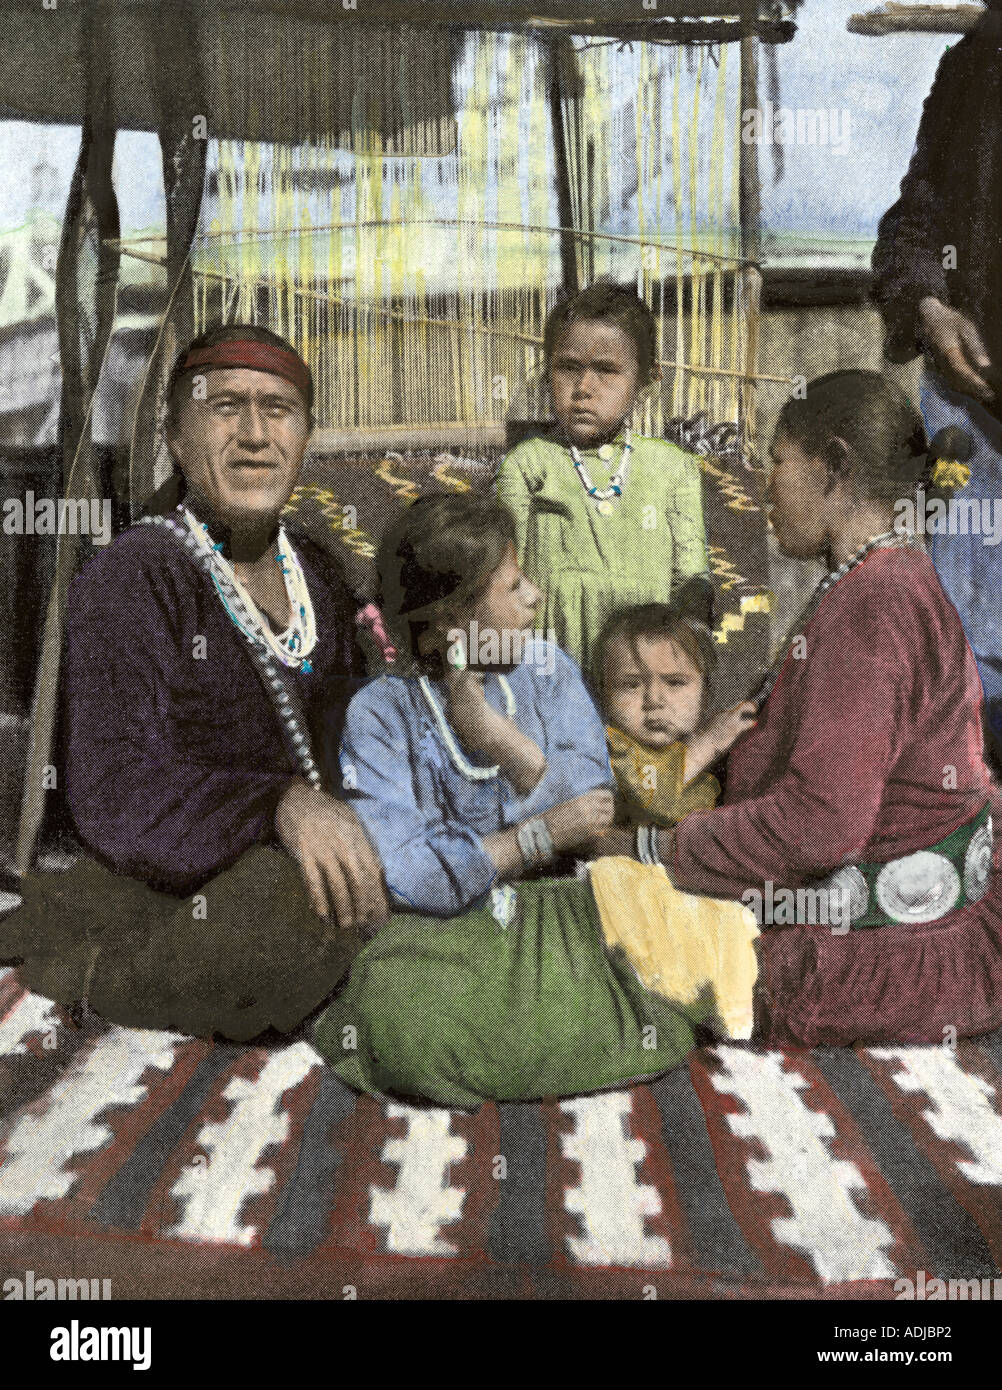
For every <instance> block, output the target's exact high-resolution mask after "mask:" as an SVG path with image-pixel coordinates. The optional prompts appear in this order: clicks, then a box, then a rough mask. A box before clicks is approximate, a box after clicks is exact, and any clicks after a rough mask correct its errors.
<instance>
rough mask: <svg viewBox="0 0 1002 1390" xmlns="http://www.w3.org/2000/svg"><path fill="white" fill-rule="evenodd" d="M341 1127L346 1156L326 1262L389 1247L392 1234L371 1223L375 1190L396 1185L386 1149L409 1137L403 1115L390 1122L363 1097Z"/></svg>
mask: <svg viewBox="0 0 1002 1390" xmlns="http://www.w3.org/2000/svg"><path fill="white" fill-rule="evenodd" d="M336 1129H337V1130H338V1131H339V1134H338V1137H339V1139H340V1141H341V1144H342V1145H343V1149H342V1152H343V1154H344V1157H343V1158H342V1160H341V1162H340V1163H339V1164H338V1166H337V1200H336V1203H335V1204H334V1205H333V1206H332V1208H331V1225H330V1235H329V1237H328V1239H327V1240H325V1241H324V1242H323V1243H322V1245H321V1246H320V1247H319V1249H318V1251H317V1254H318V1255H321V1254H322V1255H323V1256H324V1257H325V1258H329V1257H330V1256H331V1254H332V1253H333V1252H334V1251H341V1250H353V1251H358V1252H361V1253H363V1254H370V1253H372V1254H375V1253H377V1252H379V1251H381V1250H384V1249H385V1245H386V1232H385V1230H384V1229H383V1228H382V1227H379V1226H373V1225H371V1224H370V1222H369V1209H370V1201H371V1198H370V1189H371V1188H374V1187H375V1188H383V1189H385V1190H386V1191H392V1190H393V1189H394V1188H395V1187H396V1184H397V1177H398V1168H397V1165H396V1164H394V1163H386V1162H384V1161H383V1156H382V1155H383V1149H384V1148H385V1146H386V1141H387V1140H388V1139H391V1138H400V1139H403V1138H406V1135H407V1122H406V1120H405V1119H404V1118H403V1117H399V1118H395V1119H390V1118H389V1117H388V1116H387V1115H386V1112H385V1109H384V1107H383V1105H381V1104H380V1102H379V1101H377V1100H374V1099H373V1097H372V1096H360V1097H359V1099H358V1103H357V1104H356V1106H355V1109H354V1111H353V1113H352V1114H351V1115H350V1116H348V1118H347V1120H346V1121H345V1122H344V1124H343V1125H340V1126H336Z"/></svg>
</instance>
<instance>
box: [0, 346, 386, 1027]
mask: <svg viewBox="0 0 1002 1390" xmlns="http://www.w3.org/2000/svg"><path fill="white" fill-rule="evenodd" d="M312 400H313V388H312V381H311V378H310V372H309V368H308V367H307V366H306V364H305V362H303V360H302V359H301V358H300V357H299V356H298V354H297V353H296V352H295V351H294V350H293V349H292V348H291V347H290V346H289V345H288V344H287V343H285V342H283V341H282V339H280V338H278V337H276V336H275V335H274V334H272V333H270V332H268V331H267V330H266V329H260V328H254V327H246V326H244V327H240V326H230V327H228V328H222V329H217V330H215V331H214V332H211V333H208V334H205V335H204V336H203V337H201V338H199V339H197V340H196V341H195V342H194V343H193V344H192V345H191V346H190V347H189V348H188V349H187V351H186V352H184V353H182V354H181V356H180V357H179V359H178V361H177V363H176V365H175V367H174V371H173V374H172V376H171V380H170V385H169V390H168V416H167V440H168V446H169V449H170V452H171V456H172V458H173V461H174V464H175V466H176V468H177V469H178V471H179V473H180V475H181V479H182V480H183V484H184V495H183V499H182V501H181V504H180V506H178V507H177V509H176V510H175V511H173V512H171V513H170V514H169V515H167V516H151V517H145V518H143V521H142V522H141V523H140V524H139V525H136V526H134V527H132V529H131V530H129V531H127V532H126V533H125V534H124V535H122V536H120V537H119V538H118V539H117V540H116V541H115V542H114V543H113V544H112V545H111V546H110V547H109V548H108V549H107V550H105V551H102V552H100V553H99V554H97V555H96V556H95V557H94V558H93V559H92V560H90V561H89V563H88V564H87V565H86V566H85V567H84V568H83V569H82V570H81V572H80V574H79V575H78V576H77V579H76V581H75V583H74V585H73V589H72V592H71V597H70V608H69V622H68V633H69V636H68V655H67V675H68V678H67V703H68V733H69V741H68V757H67V774H66V775H67V791H68V797H69V802H70V806H71V809H72V811H73V815H74V819H75V821H76V825H77V829H78V831H79V834H80V837H81V839H82V841H83V843H84V846H85V848H86V850H87V854H86V856H84V857H83V858H81V860H80V861H78V862H77V864H75V865H74V867H73V868H72V869H70V870H69V871H68V872H66V873H61V874H39V875H32V876H29V878H27V879H26V880H25V884H24V890H23V891H24V906H23V907H22V908H21V909H20V910H19V911H18V912H17V913H15V914H14V916H12V917H11V918H10V919H9V920H8V921H7V922H6V923H5V924H4V926H3V928H2V929H0V959H8V960H9V959H20V960H21V961H22V966H21V972H22V975H23V976H24V978H25V979H26V982H27V983H28V984H29V985H30V986H31V987H32V988H33V989H35V990H36V991H37V992H39V993H41V994H45V995H47V996H49V997H50V998H53V999H56V1000H58V1001H59V1002H61V1003H65V1004H70V1005H75V1004H77V1003H78V1002H79V1001H81V1000H83V1001H86V1003H87V1004H88V1005H89V1006H90V1007H91V1008H92V1009H93V1010H94V1011H95V1012H96V1013H98V1014H100V1015H101V1016H102V1017H104V1018H106V1019H109V1020H110V1021H112V1022H116V1023H121V1024H124V1025H127V1026H132V1027H158V1028H168V1027H169V1028H177V1029H180V1030H181V1031H183V1032H187V1033H193V1034H196V1035H207V1034H210V1033H213V1032H215V1033H219V1034H222V1035H223V1036H226V1037H229V1038H233V1039H235V1040H237V1041H245V1040H246V1039H248V1038H250V1037H254V1036H257V1035H258V1034H259V1033H261V1032H262V1031H264V1030H265V1029H266V1028H268V1027H269V1026H271V1027H275V1028H278V1029H279V1030H281V1031H283V1032H287V1031H289V1030H291V1029H292V1028H294V1027H295V1026H297V1024H299V1023H300V1022H301V1021H302V1019H303V1018H305V1017H306V1016H307V1014H309V1013H310V1012H312V1011H313V1010H314V1009H315V1008H316V1007H317V1006H318V1005H319V1004H321V1003H322V1002H323V1001H324V999H325V998H326V997H327V996H328V995H329V994H330V992H331V991H332V990H333V988H334V987H335V986H336V985H337V983H338V981H339V980H340V979H341V977H342V976H343V975H344V973H345V972H346V970H347V968H348V965H349V964H350V961H351V959H352V956H353V955H354V952H355V951H356V950H357V949H358V945H359V939H360V937H361V936H363V935H364V934H365V933H366V932H367V931H370V930H371V929H373V928H374V927H375V926H377V925H379V923H380V922H381V921H382V920H383V918H384V917H385V915H386V911H387V905H386V898H385V893H384V888H383V881H382V873H381V868H380V864H379V861H378V859H377V857H376V855H375V853H374V852H373V850H372V848H371V846H370V844H369V842H368V840H367V838H366V836H365V833H364V831H363V830H362V828H361V826H360V825H359V823H358V821H357V820H356V818H355V816H354V815H353V813H352V812H351V810H350V809H349V807H348V806H347V805H346V804H345V803H344V802H342V801H340V800H338V799H337V797H338V795H339V793H340V789H341V774H340V772H339V770H338V761H337V750H338V742H339V738H340V730H341V722H342V718H343V714H344V711H345V708H346V706H347V703H348V701H349V699H350V698H351V695H352V694H353V693H354V690H355V689H356V688H357V687H358V685H359V684H360V683H361V681H362V679H363V678H364V668H363V662H362V657H361V654H360V651H359V648H358V646H357V644H356V640H355V635H354V634H355V624H354V615H355V608H356V604H355V602H354V601H353V598H352V595H351V593H350V591H349V590H348V588H347V586H346V584H345V582H344V580H343V578H342V576H341V574H340V572H339V570H338V568H337V566H336V564H335V562H334V561H333V559H332V558H331V557H330V556H328V555H327V554H325V553H324V552H323V551H321V550H319V549H318V548H316V547H315V546H312V545H311V544H310V543H309V542H308V541H306V540H305V539H301V538H299V537H297V538H296V539H295V541H294V542H293V540H292V539H290V537H289V536H288V535H287V534H286V532H285V528H284V526H282V524H281V521H280V517H281V512H282V509H283V508H284V506H285V504H286V503H287V502H288V500H289V497H290V495H291V494H292V491H293V489H294V487H295V486H296V482H297V480H298V478H299V473H300V469H301V467H302V461H303V455H304V452H305V449H306V445H307V441H308V439H309V436H310V431H311V428H312V423H313V421H312Z"/></svg>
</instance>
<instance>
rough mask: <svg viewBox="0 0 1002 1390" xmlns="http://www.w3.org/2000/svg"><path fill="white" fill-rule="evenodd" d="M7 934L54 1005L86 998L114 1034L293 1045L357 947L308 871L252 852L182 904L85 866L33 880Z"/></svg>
mask: <svg viewBox="0 0 1002 1390" xmlns="http://www.w3.org/2000/svg"><path fill="white" fill-rule="evenodd" d="M21 891H22V895H23V899H24V901H23V904H22V906H21V907H20V908H18V910H17V911H16V912H14V913H13V914H12V915H11V916H10V917H9V918H7V920H6V921H5V922H3V923H0V962H8V963H18V967H19V968H18V973H19V975H20V976H21V978H22V979H23V981H24V983H25V984H26V985H27V986H28V987H29V988H30V989H32V990H34V991H35V992H36V993H38V994H42V995H44V996H45V997H46V998H48V999H53V1000H55V1001H56V1002H57V1003H60V1004H66V1005H72V1004H76V1003H78V1002H79V1001H82V1000H86V1002H87V1004H88V1006H89V1007H90V1008H91V1009H93V1010H94V1012H95V1013H97V1014H100V1015H101V1017H102V1018H104V1019H106V1020H107V1021H108V1022H109V1023H118V1024H121V1025H122V1026H124V1027H128V1028H163V1029H175V1030H177V1031H178V1032H181V1033H187V1034H190V1035H192V1036H194V1037H210V1036H212V1035H213V1034H218V1035H219V1036H221V1037H224V1038H230V1039H232V1040H233V1041H234V1042H247V1041H248V1040H249V1039H250V1038H253V1037H256V1036H257V1035H258V1034H260V1033H263V1032H264V1031H265V1030H267V1029H268V1028H275V1029H277V1030H278V1031H279V1032H283V1033H287V1032H291V1031H292V1029H294V1028H295V1027H297V1026H298V1025H299V1024H300V1023H301V1022H302V1021H303V1020H304V1019H305V1018H306V1017H307V1016H308V1015H309V1014H311V1013H313V1012H315V1011H316V1009H317V1008H319V1006H320V1005H321V1004H322V1003H323V1002H324V1000H325V999H327V997H328V996H329V995H330V994H331V993H332V992H333V990H334V988H335V986H336V985H337V984H338V982H339V981H340V980H341V979H342V978H343V977H344V975H345V974H346V973H347V970H348V967H349V965H350V963H351V961H352V959H353V957H354V956H355V954H356V953H357V951H358V949H359V947H360V945H361V942H360V941H359V939H358V937H357V935H355V934H354V933H344V932H338V931H336V930H335V929H334V928H333V927H332V925H331V923H329V922H327V921H324V920H323V919H321V918H319V917H318V916H317V915H316V914H315V913H314V911H313V909H312V907H311V905H310V901H309V897H308V896H307V893H306V889H305V887H304V885H303V881H302V877H301V875H300V872H299V868H298V867H297V865H296V864H295V862H294V861H293V860H292V859H290V858H289V856H288V855H286V854H284V853H283V852H282V851H280V850H278V849H273V848H269V847H265V846H260V847H258V848H256V849H253V850H249V851H248V852H247V853H246V854H244V855H242V856H241V857H240V859H238V860H237V862H236V863H235V864H234V865H233V866H232V867H231V868H229V869H227V870H225V871H224V872H223V873H221V874H219V875H217V877H216V878H214V879H212V880H211V881H210V882H209V883H207V884H205V885H204V887H202V888H201V889H199V891H198V893H195V894H192V895H191V896H190V897H184V898H177V897H174V896H172V895H170V894H167V893H157V892H154V891H153V889H151V888H148V887H147V886H146V885H145V884H143V883H140V882H138V881H137V880H135V879H130V878H125V877H123V876H122V875H121V874H116V873H112V872H111V870H110V869H106V868H104V867H103V866H102V865H100V864H98V863H96V862H95V861H94V860H92V859H81V860H79V861H78V862H77V863H76V864H74V865H73V867H72V868H71V869H68V870H67V871H66V872H65V873H48V874H29V875H28V876H27V877H26V878H25V880H24V883H23V886H22V890H21Z"/></svg>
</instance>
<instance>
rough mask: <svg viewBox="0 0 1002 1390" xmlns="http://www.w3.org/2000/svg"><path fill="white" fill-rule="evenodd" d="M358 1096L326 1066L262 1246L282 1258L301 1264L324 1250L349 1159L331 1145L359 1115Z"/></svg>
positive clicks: (321, 1074) (277, 1257)
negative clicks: (340, 1173) (338, 1181)
mask: <svg viewBox="0 0 1002 1390" xmlns="http://www.w3.org/2000/svg"><path fill="white" fill-rule="evenodd" d="M357 1103H358V1096H357V1095H356V1093H355V1092H354V1091H353V1090H352V1089H351V1088H350V1087H349V1086H346V1085H345V1084H344V1082H343V1081H342V1080H341V1079H340V1077H339V1076H338V1075H337V1074H336V1072H333V1071H331V1069H330V1068H329V1067H324V1068H323V1070H322V1071H321V1073H320V1080H319V1082H318V1084H317V1093H316V1095H315V1096H314V1097H313V1104H312V1106H311V1107H310V1113H309V1115H307V1117H306V1124H305V1125H304V1126H303V1141H302V1143H301V1144H300V1146H299V1157H298V1159H297V1161H296V1168H295V1171H294V1172H293V1173H292V1175H291V1176H290V1178H289V1180H288V1182H287V1183H286V1184H285V1186H284V1187H283V1189H282V1195H281V1198H280V1199H279V1203H278V1207H277V1209H276V1211H275V1215H274V1217H273V1218H272V1222H271V1225H270V1226H269V1227H268V1230H267V1233H266V1234H265V1237H264V1240H263V1241H262V1245H263V1246H264V1248H265V1250H267V1251H268V1252H269V1254H271V1255H274V1256H275V1257H276V1259H281V1260H286V1259H297V1258H301V1257H302V1256H304V1255H308V1254H310V1253H311V1252H312V1251H313V1250H315V1249H316V1248H317V1246H318V1245H321V1244H322V1243H323V1242H324V1241H325V1240H326V1239H327V1236H328V1234H329V1232H330V1225H331V1215H332V1213H333V1211H334V1209H335V1195H334V1183H335V1173H336V1170H337V1167H338V1165H339V1164H340V1163H341V1161H342V1159H343V1158H344V1154H343V1153H342V1152H341V1150H340V1149H338V1148H335V1147H333V1146H332V1144H331V1131H332V1130H333V1129H334V1128H336V1127H337V1126H338V1125H341V1124H343V1123H344V1122H345V1121H346V1120H347V1119H348V1118H349V1117H350V1116H351V1115H352V1113H353V1112H354V1109H355V1106H356V1105H357Z"/></svg>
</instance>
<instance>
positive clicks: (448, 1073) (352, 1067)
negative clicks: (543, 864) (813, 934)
mask: <svg viewBox="0 0 1002 1390" xmlns="http://www.w3.org/2000/svg"><path fill="white" fill-rule="evenodd" d="M517 903H518V908H517V913H516V916H515V920H514V921H512V922H510V923H509V925H507V926H502V925H500V923H499V922H498V921H496V920H495V918H494V917H493V915H492V913H491V908H490V905H486V906H484V907H481V908H477V909H474V910H472V911H469V912H466V913H464V914H463V915H462V916H459V917H454V918H451V919H449V920H447V921H442V920H441V919H438V918H433V917H422V916H417V915H400V916H395V917H393V918H391V920H390V921H389V923H388V924H387V925H386V926H385V927H383V928H381V930H380V931H379V932H378V933H377V934H376V936H375V937H373V939H372V940H371V941H370V942H369V943H368V944H367V945H366V946H365V947H364V948H363V949H362V951H361V952H360V954H359V955H358V957H357V958H356V960H355V963H354V965H353V966H352V969H351V974H350V976H349V978H348V983H347V984H346V985H345V987H344V989H343V990H342V992H341V993H340V994H339V995H338V997H337V998H336V999H335V1000H334V1002H333V1003H332V1004H331V1005H330V1006H329V1007H328V1008H327V1009H325V1010H324V1012H323V1013H322V1014H321V1015H320V1018H319V1020H318V1022H317V1023H316V1025H315V1027H314V1033H313V1037H314V1045H315V1046H316V1047H317V1048H318V1050H319V1051H320V1052H321V1053H322V1054H323V1056H324V1057H325V1059H326V1060H327V1061H328V1062H329V1063H330V1064H331V1066H333V1068H334V1070H335V1071H336V1072H337V1073H338V1075H339V1076H340V1077H341V1078H342V1080H344V1081H346V1082H347V1083H348V1084H349V1085H351V1086H354V1087H355V1089H356V1090H361V1091H368V1092H370V1093H372V1094H374V1095H382V1096H402V1097H411V1098H421V1099H425V1100H430V1101H434V1102H436V1103H437V1104H439V1105H448V1106H457V1107H460V1108H464V1109H470V1108H473V1107H475V1106H477V1105H479V1104H480V1102H481V1101H483V1100H499V1101H504V1100H538V1099H542V1098H544V1097H551V1096H565V1095H574V1094H578V1093H580V1092H583V1091H593V1090H597V1089H599V1088H601V1087H610V1086H620V1085H623V1084H625V1083H627V1082H629V1081H634V1080H638V1079H640V1078H642V1077H649V1076H652V1075H657V1074H659V1073H661V1072H664V1071H667V1070H668V1069H669V1068H672V1067H675V1066H677V1065H678V1063H679V1062H680V1061H681V1059H682V1058H683V1057H684V1056H685V1054H686V1053H687V1052H688V1051H689V1049H690V1048H691V1047H692V1046H693V1034H692V1028H691V1024H693V1023H697V1022H701V1021H702V1018H703V1016H704V1014H706V1012H707V1011H706V1010H705V1009H704V1010H702V1011H700V1009H699V1008H694V1009H692V1010H688V1011H687V1010H684V1009H681V1008H679V1007H678V1006H676V1005H671V1004H668V1003H667V1002H665V1001H664V1000H662V999H660V998H658V997H657V996H656V995H653V994H651V993H649V992H648V991H647V990H646V989H644V987H643V986H642V985H641V984H640V982H639V980H638V979H637V977H636V975H635V974H634V972H633V969H632V967H631V966H630V965H629V963H628V962H627V961H626V959H625V957H623V956H622V954H621V953H618V952H617V953H616V954H614V955H613V954H610V953H609V952H607V951H606V948H605V946H604V943H603V939H602V929H601V924H600V922H599V916H598V909H597V908H596V906H595V900H594V897H593V895H592V892H591V888H590V887H589V885H588V884H587V883H585V882H581V881H578V880H575V879H566V880H542V881H538V882H535V883H523V884H519V886H518V888H517Z"/></svg>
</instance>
